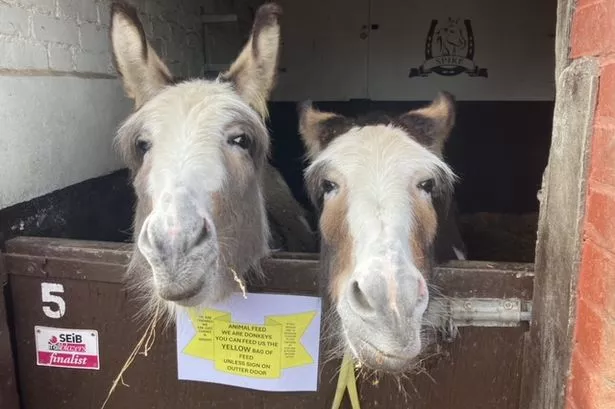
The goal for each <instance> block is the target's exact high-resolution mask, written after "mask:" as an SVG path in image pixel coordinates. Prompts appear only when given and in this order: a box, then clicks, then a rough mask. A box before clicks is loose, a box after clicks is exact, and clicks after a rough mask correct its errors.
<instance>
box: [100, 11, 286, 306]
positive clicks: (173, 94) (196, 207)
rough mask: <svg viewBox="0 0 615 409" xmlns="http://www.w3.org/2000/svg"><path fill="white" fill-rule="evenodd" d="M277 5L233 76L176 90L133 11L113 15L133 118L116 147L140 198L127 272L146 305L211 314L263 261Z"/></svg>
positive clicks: (260, 17)
mask: <svg viewBox="0 0 615 409" xmlns="http://www.w3.org/2000/svg"><path fill="white" fill-rule="evenodd" d="M280 14H281V10H280V8H279V7H278V6H277V5H275V4H271V3H269V4H266V5H264V6H262V7H261V8H260V9H259V10H258V12H257V14H256V17H255V21H254V26H253V30H252V34H251V36H250V39H249V40H248V43H247V44H246V46H245V48H244V49H243V50H242V51H241V53H240V54H239V56H238V57H237V59H236V61H235V62H234V63H233V64H232V65H231V67H230V69H229V71H228V72H226V73H224V74H222V75H220V76H219V77H218V78H217V79H216V80H214V81H208V80H203V79H194V80H188V81H183V82H180V81H174V80H173V78H172V76H171V73H170V71H169V69H168V68H167V66H166V65H165V64H164V62H163V61H162V60H161V59H160V58H159V57H158V55H157V54H156V52H155V51H154V49H153V48H152V47H151V46H150V44H149V43H148V41H147V40H146V37H145V32H144V30H143V26H142V25H141V22H140V21H139V18H138V16H137V13H136V10H135V9H134V8H132V7H130V6H128V5H126V4H122V3H119V4H117V3H116V4H114V5H113V6H112V24H111V29H110V31H111V41H112V46H113V56H114V60H115V65H116V68H117V71H118V72H119V75H120V77H121V78H122V81H123V85H124V88H125V91H126V93H127V94H128V96H129V97H131V98H132V99H133V100H134V102H135V111H134V112H133V113H132V114H131V115H130V116H129V117H128V119H127V120H126V121H125V122H124V123H123V124H122V125H121V127H120V128H119V130H118V133H117V136H116V143H117V145H118V147H119V150H120V152H121V154H122V155H123V158H124V160H125V162H126V164H127V165H128V167H129V168H130V170H131V172H132V176H133V185H134V189H135V192H136V195H137V209H136V215H135V222H134V224H135V226H134V241H135V244H136V245H135V247H134V254H133V258H132V262H131V268H130V269H129V271H130V273H131V275H132V276H133V278H135V279H136V281H137V283H138V284H139V285H140V286H142V287H143V288H145V290H146V296H147V297H148V298H149V299H150V300H151V301H153V302H158V301H163V302H164V304H165V305H167V306H169V307H172V306H174V305H175V304H179V305H183V306H198V305H207V304H210V303H214V302H217V301H219V300H222V299H223V298H225V297H226V296H227V295H229V294H230V293H231V292H232V291H233V290H234V289H236V288H237V286H236V284H235V283H234V280H235V279H236V278H238V277H237V276H236V274H238V275H239V277H241V275H242V274H245V272H246V271H248V270H249V269H250V267H251V266H254V265H255V264H258V263H257V262H258V260H259V259H261V258H262V257H263V256H265V255H266V253H267V251H268V246H267V240H268V237H269V230H268V224H267V220H266V213H265V207H264V201H263V193H262V186H261V179H262V173H263V170H264V167H265V164H266V160H267V154H268V151H269V145H270V142H269V135H268V133H267V129H266V127H265V123H264V121H265V118H266V116H267V105H266V102H267V99H268V97H269V95H270V92H271V90H272V88H273V85H274V79H275V73H276V69H277V61H278V51H279V43H280V27H279V23H278V18H279V16H280Z"/></svg>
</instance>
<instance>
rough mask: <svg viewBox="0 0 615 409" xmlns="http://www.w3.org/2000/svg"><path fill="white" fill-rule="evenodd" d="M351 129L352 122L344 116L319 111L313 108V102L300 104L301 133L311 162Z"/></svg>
mask: <svg viewBox="0 0 615 409" xmlns="http://www.w3.org/2000/svg"><path fill="white" fill-rule="evenodd" d="M350 128H352V123H351V121H350V120H349V119H348V118H346V117H344V116H342V115H339V114H334V113H332V112H322V111H319V110H317V109H316V108H314V107H313V106H312V102H311V101H306V102H303V103H301V104H299V133H300V134H301V139H302V140H303V143H304V145H305V147H306V149H307V151H308V157H309V159H310V160H313V159H314V158H315V157H316V156H317V155H318V154H319V153H320V152H321V151H322V150H323V149H325V148H326V147H327V145H328V144H329V143H330V142H331V141H332V140H333V139H335V138H336V137H337V136H339V135H341V134H343V133H345V132H347V131H348V130H349V129H350Z"/></svg>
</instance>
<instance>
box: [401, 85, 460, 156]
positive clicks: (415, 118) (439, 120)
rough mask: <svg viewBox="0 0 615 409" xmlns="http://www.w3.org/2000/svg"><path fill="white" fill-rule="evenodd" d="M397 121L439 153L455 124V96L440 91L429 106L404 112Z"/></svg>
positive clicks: (421, 141)
mask: <svg viewBox="0 0 615 409" xmlns="http://www.w3.org/2000/svg"><path fill="white" fill-rule="evenodd" d="M399 121H400V122H401V123H402V124H403V125H404V126H405V127H406V129H408V131H409V132H410V134H411V135H412V136H413V137H415V138H417V140H418V141H419V142H420V143H422V144H423V145H425V146H426V147H428V148H430V149H431V150H433V151H434V152H436V153H438V154H441V153H442V149H443V147H444V143H445V142H446V140H447V139H448V137H449V135H450V133H451V130H452V129H453V126H454V125H455V98H454V97H453V95H451V94H449V93H448V92H440V93H439V94H438V96H437V97H436V99H434V101H433V102H432V103H431V104H430V105H429V106H426V107H425V108H421V109H417V110H414V111H410V112H408V113H405V114H403V115H401V116H400V117H399Z"/></svg>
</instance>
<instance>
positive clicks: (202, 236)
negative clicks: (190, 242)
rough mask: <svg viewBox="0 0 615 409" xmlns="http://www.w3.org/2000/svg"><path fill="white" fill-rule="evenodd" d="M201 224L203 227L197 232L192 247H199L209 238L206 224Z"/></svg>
mask: <svg viewBox="0 0 615 409" xmlns="http://www.w3.org/2000/svg"><path fill="white" fill-rule="evenodd" d="M203 222H204V223H203V227H202V228H201V230H200V231H199V234H198V235H197V236H196V240H195V241H194V247H199V246H200V245H201V244H203V243H205V241H207V239H208V238H209V229H208V228H207V222H206V221H203Z"/></svg>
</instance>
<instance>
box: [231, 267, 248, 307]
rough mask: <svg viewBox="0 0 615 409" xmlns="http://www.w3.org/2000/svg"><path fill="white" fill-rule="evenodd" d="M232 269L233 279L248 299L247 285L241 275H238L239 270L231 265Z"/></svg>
mask: <svg viewBox="0 0 615 409" xmlns="http://www.w3.org/2000/svg"><path fill="white" fill-rule="evenodd" d="M229 268H230V269H231V272H232V273H233V280H235V282H236V283H237V284H239V288H240V289H241V293H242V294H243V298H244V299H247V298H248V296H247V295H246V285H245V284H244V283H243V281H242V280H241V278H239V276H238V275H237V272H236V271H235V270H233V268H231V267H229Z"/></svg>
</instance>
